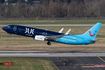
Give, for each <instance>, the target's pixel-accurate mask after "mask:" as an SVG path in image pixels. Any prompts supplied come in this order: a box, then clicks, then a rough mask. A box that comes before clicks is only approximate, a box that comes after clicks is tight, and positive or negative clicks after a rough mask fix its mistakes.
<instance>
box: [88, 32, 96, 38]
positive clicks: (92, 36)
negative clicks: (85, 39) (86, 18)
mask: <svg viewBox="0 0 105 70" xmlns="http://www.w3.org/2000/svg"><path fill="white" fill-rule="evenodd" d="M95 33H97V31H95ZM95 33H94V34H93V35H91V31H89V35H90V36H91V37H93V36H95Z"/></svg>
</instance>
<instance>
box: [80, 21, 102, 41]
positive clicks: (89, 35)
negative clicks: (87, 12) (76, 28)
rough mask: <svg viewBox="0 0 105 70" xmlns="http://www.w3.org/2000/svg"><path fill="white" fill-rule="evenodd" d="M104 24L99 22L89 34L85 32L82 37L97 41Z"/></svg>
mask: <svg viewBox="0 0 105 70" xmlns="http://www.w3.org/2000/svg"><path fill="white" fill-rule="evenodd" d="M101 25H102V23H100V22H98V23H97V24H95V25H94V26H93V27H92V28H90V29H89V30H88V31H87V32H85V33H84V34H83V35H82V36H83V37H86V38H90V39H93V40H94V39H95V37H96V35H97V33H98V31H99V29H100V27H101Z"/></svg>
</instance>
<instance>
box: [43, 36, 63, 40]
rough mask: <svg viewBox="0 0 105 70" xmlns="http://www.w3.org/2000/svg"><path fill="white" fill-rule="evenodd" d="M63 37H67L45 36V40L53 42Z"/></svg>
mask: <svg viewBox="0 0 105 70" xmlns="http://www.w3.org/2000/svg"><path fill="white" fill-rule="evenodd" d="M62 36H65V35H54V36H45V39H46V40H50V41H53V40H56V39H59V38H60V37H62Z"/></svg>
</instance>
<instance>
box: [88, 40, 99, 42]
mask: <svg viewBox="0 0 105 70" xmlns="http://www.w3.org/2000/svg"><path fill="white" fill-rule="evenodd" d="M88 41H90V42H96V41H100V40H88Z"/></svg>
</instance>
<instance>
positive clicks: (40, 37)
mask: <svg viewBox="0 0 105 70" xmlns="http://www.w3.org/2000/svg"><path fill="white" fill-rule="evenodd" d="M34 40H38V41H45V36H41V35H36V36H35V37H34Z"/></svg>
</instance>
